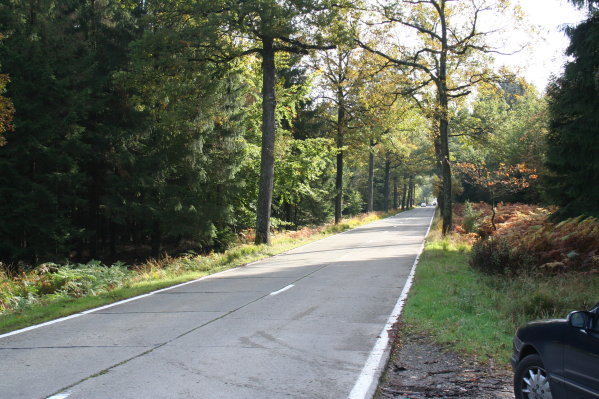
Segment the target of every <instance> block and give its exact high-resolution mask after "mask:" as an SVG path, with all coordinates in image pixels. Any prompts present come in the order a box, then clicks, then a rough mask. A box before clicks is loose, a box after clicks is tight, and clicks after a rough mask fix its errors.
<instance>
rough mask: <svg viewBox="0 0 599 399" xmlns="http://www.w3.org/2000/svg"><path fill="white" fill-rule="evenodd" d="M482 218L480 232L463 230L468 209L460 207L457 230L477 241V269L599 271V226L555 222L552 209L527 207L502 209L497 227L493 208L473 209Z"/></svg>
mask: <svg viewBox="0 0 599 399" xmlns="http://www.w3.org/2000/svg"><path fill="white" fill-rule="evenodd" d="M472 207H473V208H474V209H476V210H477V211H479V212H480V213H481V223H480V227H479V230H478V231H477V232H476V233H467V232H466V231H465V230H464V228H463V220H464V205H462V204H459V205H458V206H456V208H455V212H456V228H455V231H456V232H457V233H459V234H461V235H464V236H466V237H469V238H470V239H471V240H472V239H474V240H475V245H474V247H473V255H472V259H471V265H472V266H473V267H474V268H477V269H480V270H482V271H485V272H489V273H491V274H519V273H522V272H531V271H532V272H535V271H536V272H548V273H560V272H572V271H575V272H585V273H597V272H599V221H597V219H595V218H581V217H579V218H573V219H568V220H565V221H563V222H561V223H553V222H551V221H550V220H549V216H550V215H551V211H552V210H550V209H546V208H540V207H537V206H533V205H524V204H502V203H500V204H498V206H497V207H496V213H497V215H496V217H495V223H496V225H497V230H494V229H493V227H492V226H491V222H490V219H491V214H492V210H491V206H490V205H488V204H485V203H478V204H472Z"/></svg>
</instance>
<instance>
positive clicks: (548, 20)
mask: <svg viewBox="0 0 599 399" xmlns="http://www.w3.org/2000/svg"><path fill="white" fill-rule="evenodd" d="M519 4H520V7H521V8H522V10H523V11H524V12H525V13H526V19H527V20H528V21H529V22H530V23H532V24H533V25H534V26H535V28H534V32H528V33H525V32H523V31H522V30H519V31H510V36H511V37H510V39H509V40H510V41H513V42H515V43H529V44H530V46H529V47H528V48H527V49H524V50H523V51H521V52H519V53H517V54H513V55H509V56H501V55H498V56H497V63H498V64H499V65H502V64H503V65H508V66H510V67H518V68H521V70H522V75H523V76H524V77H525V78H526V80H527V81H529V82H531V83H533V84H534V85H535V86H536V87H537V88H538V89H539V90H540V91H544V89H545V86H546V85H547V82H548V81H549V77H550V76H551V75H552V74H553V75H559V74H561V72H562V70H563V65H564V63H565V62H566V56H565V55H564V51H565V49H566V47H567V46H568V43H569V41H568V38H567V37H566V35H565V34H564V33H563V31H562V27H563V26H564V25H568V24H577V23H578V22H580V21H582V20H583V19H584V18H585V14H584V12H582V11H580V10H577V9H576V8H574V6H572V4H571V3H570V2H568V1H566V0H519Z"/></svg>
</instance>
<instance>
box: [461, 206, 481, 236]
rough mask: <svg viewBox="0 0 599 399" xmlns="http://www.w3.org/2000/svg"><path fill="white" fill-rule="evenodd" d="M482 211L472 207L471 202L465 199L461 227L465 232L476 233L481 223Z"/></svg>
mask: <svg viewBox="0 0 599 399" xmlns="http://www.w3.org/2000/svg"><path fill="white" fill-rule="evenodd" d="M481 215H482V212H481V211H479V210H476V209H474V207H473V206H472V203H470V202H469V201H466V203H465V204H464V220H463V222H462V228H463V229H464V231H466V233H476V232H478V229H479V228H480V225H481V219H480V217H481Z"/></svg>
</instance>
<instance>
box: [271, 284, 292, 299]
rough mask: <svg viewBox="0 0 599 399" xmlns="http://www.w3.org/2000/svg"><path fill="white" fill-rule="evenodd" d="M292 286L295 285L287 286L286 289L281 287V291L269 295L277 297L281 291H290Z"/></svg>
mask: <svg viewBox="0 0 599 399" xmlns="http://www.w3.org/2000/svg"><path fill="white" fill-rule="evenodd" d="M294 286H295V285H293V284H289V285H288V286H287V287H283V288H281V289H280V290H278V291H275V292H271V293H270V295H271V296H272V295H278V294H280V293H281V292H283V291H287V290H290V289H292V288H293V287H294Z"/></svg>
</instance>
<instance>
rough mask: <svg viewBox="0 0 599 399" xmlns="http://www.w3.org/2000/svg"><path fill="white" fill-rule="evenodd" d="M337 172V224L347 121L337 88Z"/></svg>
mask: <svg viewBox="0 0 599 399" xmlns="http://www.w3.org/2000/svg"><path fill="white" fill-rule="evenodd" d="M337 107H338V108H337V140H336V141H337V143H336V144H337V173H336V176H335V224H338V223H339V222H340V221H341V213H342V212H343V123H344V121H345V105H344V102H343V92H342V89H341V88H339V89H338V90H337Z"/></svg>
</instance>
